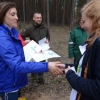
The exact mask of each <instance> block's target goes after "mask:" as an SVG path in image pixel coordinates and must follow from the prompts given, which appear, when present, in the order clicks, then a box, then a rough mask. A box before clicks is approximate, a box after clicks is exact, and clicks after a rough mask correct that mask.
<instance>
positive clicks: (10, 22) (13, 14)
mask: <svg viewBox="0 0 100 100" xmlns="http://www.w3.org/2000/svg"><path fill="white" fill-rule="evenodd" d="M17 21H18V17H17V10H16V8H10V9H9V10H8V11H7V13H6V15H5V17H4V21H3V23H4V24H5V25H6V26H8V28H9V29H11V28H12V27H14V28H16V27H17Z"/></svg>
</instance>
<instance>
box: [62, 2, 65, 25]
mask: <svg viewBox="0 0 100 100" xmlns="http://www.w3.org/2000/svg"><path fill="white" fill-rule="evenodd" d="M64 23H65V0H63V18H62V27H63V26H64Z"/></svg>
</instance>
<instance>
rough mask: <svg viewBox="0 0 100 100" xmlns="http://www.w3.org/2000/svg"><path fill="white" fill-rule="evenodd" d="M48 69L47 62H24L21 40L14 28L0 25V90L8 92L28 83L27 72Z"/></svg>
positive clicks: (41, 71) (39, 71)
mask: <svg viewBox="0 0 100 100" xmlns="http://www.w3.org/2000/svg"><path fill="white" fill-rule="evenodd" d="M47 71H48V63H47V62H43V63H42V62H41V63H40V62H37V63H36V62H25V57H24V52H23V48H22V44H21V41H20V40H19V39H18V31H17V30H16V29H15V28H12V29H11V30H9V29H8V28H7V27H6V26H5V25H1V26H0V92H10V91H14V90H17V89H20V88H22V87H24V86H25V85H27V84H28V79H27V73H43V72H47Z"/></svg>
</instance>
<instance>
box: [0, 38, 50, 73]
mask: <svg viewBox="0 0 100 100" xmlns="http://www.w3.org/2000/svg"><path fill="white" fill-rule="evenodd" d="M4 41H6V42H4ZM20 47H21V46H20ZM0 48H1V49H0V57H1V58H2V62H1V63H0V64H3V65H4V64H5V65H4V66H7V67H8V70H12V71H14V72H16V73H43V72H47V71H48V63H47V62H43V63H42V62H25V61H24V60H22V57H21V55H20V54H18V53H17V52H18V51H16V49H15V46H14V44H13V42H12V41H11V40H10V39H9V38H8V37H6V36H3V37H1V39H0ZM19 50H22V48H20V49H19ZM22 53H23V51H22ZM3 65H2V66H3Z"/></svg>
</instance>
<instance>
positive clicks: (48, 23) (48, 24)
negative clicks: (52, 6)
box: [47, 0, 50, 30]
mask: <svg viewBox="0 0 100 100" xmlns="http://www.w3.org/2000/svg"><path fill="white" fill-rule="evenodd" d="M47 26H48V30H50V19H49V0H47Z"/></svg>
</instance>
